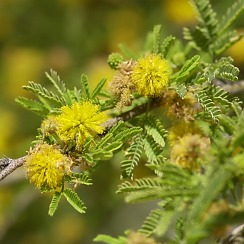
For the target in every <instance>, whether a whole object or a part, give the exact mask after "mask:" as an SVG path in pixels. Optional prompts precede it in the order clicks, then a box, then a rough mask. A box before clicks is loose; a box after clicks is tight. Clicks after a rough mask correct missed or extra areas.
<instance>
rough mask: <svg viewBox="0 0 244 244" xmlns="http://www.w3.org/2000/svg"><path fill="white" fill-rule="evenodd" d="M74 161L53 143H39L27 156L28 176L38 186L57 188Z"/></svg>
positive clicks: (50, 188)
mask: <svg viewBox="0 0 244 244" xmlns="http://www.w3.org/2000/svg"><path fill="white" fill-rule="evenodd" d="M71 163H72V161H71V160H70V159H69V158H68V157H66V156H65V155H63V154H62V153H61V152H60V151H59V150H58V149H57V148H55V147H54V146H52V145H48V144H42V145H37V146H36V147H35V148H34V149H33V150H31V151H30V152H29V154H28V155H27V156H26V160H25V163H24V166H25V168H26V170H27V178H29V180H30V182H31V183H34V184H35V185H36V186H37V188H39V189H45V190H55V189H57V188H58V187H60V186H61V184H62V180H63V176H64V175H65V174H67V173H68V172H69V171H70V167H71Z"/></svg>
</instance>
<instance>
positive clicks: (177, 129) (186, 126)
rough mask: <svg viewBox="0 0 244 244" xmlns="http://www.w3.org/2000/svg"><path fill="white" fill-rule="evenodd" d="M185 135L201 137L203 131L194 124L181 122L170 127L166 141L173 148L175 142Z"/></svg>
mask: <svg viewBox="0 0 244 244" xmlns="http://www.w3.org/2000/svg"><path fill="white" fill-rule="evenodd" d="M186 134H199V135H202V134H203V131H202V130H201V129H200V128H199V127H197V125H196V124H195V123H194V122H185V121H182V122H180V123H177V124H175V125H173V126H172V127H171V129H170V130H169V133H168V141H169V144H170V145H171V146H173V145H174V144H175V143H177V141H178V140H179V139H180V138H181V137H183V136H184V135H186Z"/></svg>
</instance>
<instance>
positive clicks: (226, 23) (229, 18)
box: [218, 0, 244, 34]
mask: <svg viewBox="0 0 244 244" xmlns="http://www.w3.org/2000/svg"><path fill="white" fill-rule="evenodd" d="M243 10H244V1H243V0H237V1H235V2H233V3H232V5H231V7H229V8H228V9H227V11H226V13H225V14H224V15H223V16H222V19H221V21H220V24H219V33H218V34H220V33H222V32H224V31H225V30H227V29H228V28H229V27H230V26H231V24H232V23H233V22H234V21H235V20H236V19H237V17H238V16H239V15H240V14H241V12H242V11H243Z"/></svg>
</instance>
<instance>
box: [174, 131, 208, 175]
mask: <svg viewBox="0 0 244 244" xmlns="http://www.w3.org/2000/svg"><path fill="white" fill-rule="evenodd" d="M209 145H210V140H209V138H207V137H202V136H201V135H198V134H186V135H184V136H183V137H181V138H179V140H178V141H177V143H175V144H174V145H173V146H172V148H171V155H170V160H171V162H172V163H175V164H177V165H179V166H180V167H182V168H186V169H189V170H191V171H200V169H201V159H202V158H203V157H204V156H205V155H206V154H207V152H208V150H209Z"/></svg>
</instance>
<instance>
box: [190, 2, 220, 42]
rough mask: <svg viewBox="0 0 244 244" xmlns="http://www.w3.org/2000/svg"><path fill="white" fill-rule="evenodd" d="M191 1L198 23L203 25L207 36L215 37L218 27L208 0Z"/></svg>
mask: <svg viewBox="0 0 244 244" xmlns="http://www.w3.org/2000/svg"><path fill="white" fill-rule="evenodd" d="M191 2H192V3H193V6H194V7H195V10H196V11H197V16H198V20H199V21H200V25H201V26H204V28H205V29H206V30H207V34H208V36H209V37H211V38H213V37H215V36H216V34H217V29H218V20H217V18H216V13H215V12H214V11H213V9H212V6H211V3H210V2H209V0H191Z"/></svg>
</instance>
